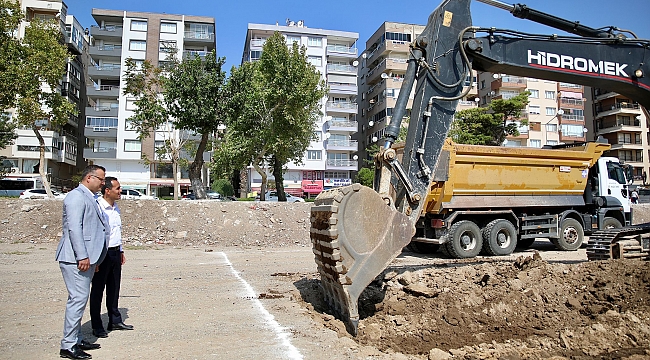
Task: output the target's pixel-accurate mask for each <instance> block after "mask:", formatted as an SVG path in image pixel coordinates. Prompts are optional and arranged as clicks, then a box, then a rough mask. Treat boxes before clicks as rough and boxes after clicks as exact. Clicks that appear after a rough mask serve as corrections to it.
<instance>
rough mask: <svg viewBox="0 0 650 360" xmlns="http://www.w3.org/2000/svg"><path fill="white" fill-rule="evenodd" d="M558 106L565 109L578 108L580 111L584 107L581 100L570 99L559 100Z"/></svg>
mask: <svg viewBox="0 0 650 360" xmlns="http://www.w3.org/2000/svg"><path fill="white" fill-rule="evenodd" d="M560 105H561V106H562V107H567V108H574V109H575V108H579V109H582V108H584V106H585V102H584V101H582V99H572V98H563V97H562V98H560Z"/></svg>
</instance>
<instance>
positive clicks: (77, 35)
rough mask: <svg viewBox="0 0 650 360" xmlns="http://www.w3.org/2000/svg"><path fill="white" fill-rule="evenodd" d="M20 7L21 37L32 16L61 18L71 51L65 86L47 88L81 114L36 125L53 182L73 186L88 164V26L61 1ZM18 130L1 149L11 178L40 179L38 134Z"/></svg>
mask: <svg viewBox="0 0 650 360" xmlns="http://www.w3.org/2000/svg"><path fill="white" fill-rule="evenodd" d="M20 6H21V9H22V10H23V11H24V12H25V15H26V18H25V20H24V21H23V22H22V23H21V25H20V28H19V31H18V36H19V37H23V36H24V35H25V28H26V27H27V26H28V25H29V22H30V21H31V20H32V19H41V20H55V19H58V21H59V24H60V27H61V32H62V33H63V34H64V41H65V43H66V45H67V47H68V50H69V51H70V53H71V57H70V58H69V59H68V64H67V67H66V72H65V74H64V75H63V77H62V78H61V80H62V81H61V86H60V87H58V88H56V89H49V88H48V89H46V91H56V92H60V93H61V94H62V95H63V96H65V97H66V98H67V99H68V101H70V102H71V103H73V104H75V105H76V106H77V114H70V116H69V118H68V122H67V124H65V125H63V126H60V127H55V126H53V125H52V124H51V123H50V121H49V119H40V120H37V121H36V124H37V125H38V126H39V129H40V131H39V133H40V134H41V136H43V138H44V140H45V147H46V150H45V164H44V168H45V170H46V173H47V176H48V178H49V181H50V183H51V185H52V186H53V187H55V188H58V189H61V188H63V187H72V186H74V185H75V184H73V183H72V181H71V178H72V176H73V175H75V174H76V173H77V172H79V171H80V169H82V168H83V167H84V166H85V161H84V159H83V158H82V157H81V156H80V155H81V154H80V151H79V149H82V148H83V146H84V139H83V134H82V132H81V129H80V128H79V117H80V116H82V114H83V110H84V107H85V101H84V95H85V91H84V90H85V89H84V81H85V80H84V76H83V72H84V65H83V53H84V50H85V48H86V46H87V44H86V43H85V40H84V29H83V27H82V26H81V24H80V23H79V22H78V21H77V20H76V19H75V18H74V16H72V15H68V14H67V12H68V8H67V6H66V4H65V3H64V2H62V1H60V0H59V1H42V0H22V1H20ZM14 112H15V111H14V110H13V109H8V110H7V112H5V113H3V114H0V115H2V116H5V117H9V118H12V117H14V116H15V114H14ZM16 133H17V135H18V138H17V139H16V140H15V141H14V143H13V144H12V145H10V146H7V147H6V148H4V149H0V155H2V156H5V157H6V159H4V160H3V161H2V167H4V168H7V169H9V170H10V171H9V174H8V175H7V178H40V175H39V174H38V168H39V165H40V153H39V141H38V139H37V137H36V134H34V131H33V130H32V129H31V128H19V129H17V130H16Z"/></svg>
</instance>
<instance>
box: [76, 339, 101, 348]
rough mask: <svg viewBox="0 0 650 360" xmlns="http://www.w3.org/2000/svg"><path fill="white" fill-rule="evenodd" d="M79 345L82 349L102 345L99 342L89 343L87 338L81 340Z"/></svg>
mask: <svg viewBox="0 0 650 360" xmlns="http://www.w3.org/2000/svg"><path fill="white" fill-rule="evenodd" d="M77 346H79V349H81V350H97V349H99V348H100V347H102V346H101V345H99V344H97V343H95V344H93V343H89V342H88V341H86V340H81V342H80V343H79V344H77Z"/></svg>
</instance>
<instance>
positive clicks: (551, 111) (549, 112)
mask: <svg viewBox="0 0 650 360" xmlns="http://www.w3.org/2000/svg"><path fill="white" fill-rule="evenodd" d="M556 111H557V110H556V109H555V108H554V107H547V108H546V115H555V112H556Z"/></svg>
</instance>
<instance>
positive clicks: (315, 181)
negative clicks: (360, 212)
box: [242, 20, 359, 197]
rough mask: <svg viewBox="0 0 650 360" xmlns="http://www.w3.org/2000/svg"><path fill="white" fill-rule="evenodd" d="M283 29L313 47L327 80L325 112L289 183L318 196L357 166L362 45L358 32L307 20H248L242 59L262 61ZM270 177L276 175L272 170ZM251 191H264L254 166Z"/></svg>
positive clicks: (310, 53)
mask: <svg viewBox="0 0 650 360" xmlns="http://www.w3.org/2000/svg"><path fill="white" fill-rule="evenodd" d="M276 31H278V32H280V33H281V34H282V35H283V36H284V37H285V38H286V41H287V45H292V44H293V43H298V45H299V46H304V47H305V48H306V49H307V57H308V61H309V62H310V63H311V64H312V65H314V66H315V67H316V69H317V70H318V71H319V72H320V74H321V76H322V77H323V79H325V81H326V82H327V86H328V87H329V94H328V95H327V99H324V100H325V101H323V107H322V112H323V114H324V115H323V117H322V118H321V119H319V120H318V121H317V122H316V125H315V129H314V132H315V134H316V138H317V139H316V140H315V141H313V142H312V143H311V144H310V146H309V148H308V150H307V152H306V153H305V157H304V159H303V161H302V165H297V164H295V163H289V164H288V170H287V172H286V173H285V174H284V188H285V191H286V192H287V193H290V194H292V195H297V196H309V197H315V196H317V195H318V194H319V193H320V192H321V191H323V190H324V189H330V188H333V187H339V186H345V185H349V184H352V172H353V171H356V170H357V163H358V162H357V159H356V158H355V157H354V155H355V154H356V152H357V150H358V148H359V147H358V143H357V141H356V140H353V139H352V135H353V134H354V133H356V132H357V128H358V124H357V119H356V116H357V103H356V99H357V93H358V90H357V65H358V62H357V57H358V53H357V48H356V42H357V39H358V38H359V34H358V33H354V32H347V31H338V30H325V29H312V28H308V27H307V26H305V24H304V22H303V21H302V20H301V21H291V20H287V21H286V24H285V25H278V24H277V23H276V24H275V25H264V24H248V31H247V33H246V42H245V44H244V52H243V55H242V63H243V62H247V61H256V60H258V59H259V58H260V56H261V55H262V47H263V46H264V43H265V41H266V39H268V38H269V37H270V36H271V35H273V34H274V33H275V32H276ZM268 176H269V179H273V175H272V174H271V172H270V169H268ZM247 182H248V184H247V186H248V190H249V191H259V190H260V188H261V185H262V178H261V176H260V175H259V174H258V173H257V172H256V171H255V170H254V169H253V168H251V167H249V168H248V170H247Z"/></svg>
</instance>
